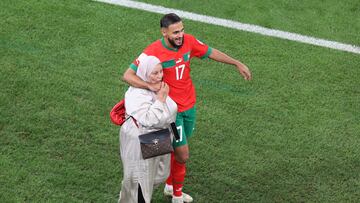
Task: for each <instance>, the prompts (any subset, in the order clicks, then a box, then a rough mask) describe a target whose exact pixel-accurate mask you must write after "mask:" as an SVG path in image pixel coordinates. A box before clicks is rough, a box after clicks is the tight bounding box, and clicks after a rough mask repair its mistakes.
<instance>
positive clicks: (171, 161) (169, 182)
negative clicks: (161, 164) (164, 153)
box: [166, 152, 175, 185]
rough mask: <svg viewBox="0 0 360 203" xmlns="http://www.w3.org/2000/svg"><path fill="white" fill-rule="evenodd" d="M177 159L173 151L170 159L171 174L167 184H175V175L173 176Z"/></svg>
mask: <svg viewBox="0 0 360 203" xmlns="http://www.w3.org/2000/svg"><path fill="white" fill-rule="evenodd" d="M174 161H175V155H174V152H171V160H170V175H169V177H168V178H167V179H166V184H168V185H172V184H173V176H172V167H173V165H174V163H173V162H174Z"/></svg>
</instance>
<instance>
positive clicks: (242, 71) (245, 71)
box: [236, 63, 251, 80]
mask: <svg viewBox="0 0 360 203" xmlns="http://www.w3.org/2000/svg"><path fill="white" fill-rule="evenodd" d="M236 67H237V69H238V70H239V72H240V74H241V75H242V76H243V77H244V79H245V80H251V72H250V70H249V68H248V67H247V66H246V65H244V64H242V63H239V64H237V65H236Z"/></svg>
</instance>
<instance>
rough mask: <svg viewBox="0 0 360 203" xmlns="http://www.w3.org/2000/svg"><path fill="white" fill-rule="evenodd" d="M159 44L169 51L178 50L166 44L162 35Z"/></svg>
mask: <svg viewBox="0 0 360 203" xmlns="http://www.w3.org/2000/svg"><path fill="white" fill-rule="evenodd" d="M161 44H162V45H163V46H164V47H165V48H166V49H168V50H170V51H178V49H176V48H171V47H168V45H166V42H165V39H164V38H163V37H162V38H161Z"/></svg>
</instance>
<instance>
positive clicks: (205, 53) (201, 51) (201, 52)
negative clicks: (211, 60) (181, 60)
mask: <svg viewBox="0 0 360 203" xmlns="http://www.w3.org/2000/svg"><path fill="white" fill-rule="evenodd" d="M191 40H192V50H191V57H198V58H201V59H206V58H208V57H209V55H210V54H211V52H212V48H211V47H209V46H208V45H206V44H205V43H203V42H201V41H200V40H198V39H196V38H195V37H193V36H191Z"/></svg>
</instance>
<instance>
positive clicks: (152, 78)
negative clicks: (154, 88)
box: [149, 63, 163, 83]
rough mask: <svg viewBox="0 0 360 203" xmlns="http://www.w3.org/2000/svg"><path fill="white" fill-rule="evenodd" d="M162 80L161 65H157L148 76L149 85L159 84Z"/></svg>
mask: <svg viewBox="0 0 360 203" xmlns="http://www.w3.org/2000/svg"><path fill="white" fill-rule="evenodd" d="M162 78H163V69H162V66H161V64H160V63H159V64H157V65H156V66H155V68H154V69H153V71H152V72H151V73H150V75H149V82H150V83H158V82H161V81H162Z"/></svg>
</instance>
